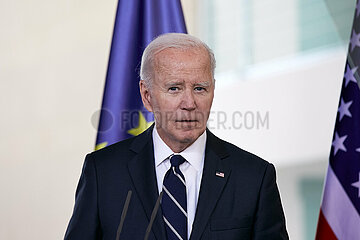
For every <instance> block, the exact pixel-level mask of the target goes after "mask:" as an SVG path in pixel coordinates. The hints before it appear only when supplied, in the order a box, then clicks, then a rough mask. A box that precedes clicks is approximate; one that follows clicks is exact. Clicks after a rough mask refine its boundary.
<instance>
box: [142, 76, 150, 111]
mask: <svg viewBox="0 0 360 240" xmlns="http://www.w3.org/2000/svg"><path fill="white" fill-rule="evenodd" d="M139 88H140V94H141V100H142V102H143V104H144V107H145V108H146V109H147V110H148V111H149V112H152V110H153V109H152V106H151V101H150V99H151V96H150V90H149V89H148V87H147V86H146V84H145V81H144V80H140V82H139Z"/></svg>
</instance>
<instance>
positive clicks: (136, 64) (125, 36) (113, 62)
mask: <svg viewBox="0 0 360 240" xmlns="http://www.w3.org/2000/svg"><path fill="white" fill-rule="evenodd" d="M169 32H180V33H186V26H185V21H184V16H183V13H182V8H181V3H180V0H119V3H118V7H117V12H116V19H115V26H114V33H113V38H112V45H111V51H110V58H109V64H108V70H107V75H106V83H105V90H104V96H103V102H102V108H101V114H100V122H99V128H98V134H97V139H96V147H95V149H96V150H97V149H100V148H103V147H105V146H107V145H110V144H113V143H115V142H118V141H120V140H124V139H126V138H128V137H131V136H133V135H137V134H139V133H141V132H142V131H144V130H145V129H146V128H147V127H148V126H150V125H151V122H152V121H153V115H152V114H151V113H149V112H148V111H147V110H146V109H145V108H144V107H143V104H142V101H141V97H140V93H139V74H138V72H139V68H140V62H141V55H142V53H143V51H144V49H145V47H146V46H147V45H148V44H149V43H150V42H151V41H152V40H153V39H154V38H155V37H157V36H159V35H161V34H163V33H169Z"/></svg>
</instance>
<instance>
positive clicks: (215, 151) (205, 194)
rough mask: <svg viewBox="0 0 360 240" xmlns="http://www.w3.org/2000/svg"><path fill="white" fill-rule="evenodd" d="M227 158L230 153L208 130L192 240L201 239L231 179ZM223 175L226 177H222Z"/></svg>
mask: <svg viewBox="0 0 360 240" xmlns="http://www.w3.org/2000/svg"><path fill="white" fill-rule="evenodd" d="M227 156H228V153H227V151H226V149H225V148H224V147H223V144H222V142H221V141H220V140H219V139H218V138H217V137H215V136H214V135H213V134H212V133H211V132H210V131H208V130H207V142H206V150H205V162H204V169H203V175H202V180H201V187H200V193H199V201H198V205H197V209H196V214H195V220H194V223H193V228H192V233H191V236H190V240H198V239H200V238H201V235H202V233H203V231H204V230H205V227H206V225H207V223H208V221H209V218H210V216H211V213H212V211H213V210H214V208H215V206H216V204H217V201H218V199H219V198H220V196H221V193H222V190H223V188H224V186H225V184H226V182H227V180H228V178H229V175H230V172H231V170H230V168H229V167H228V166H226V164H225V163H224V161H223V160H222V159H223V158H225V157H227ZM216 173H218V175H220V176H218V175H217V174H216ZM221 173H223V174H224V175H223V176H222V174H221Z"/></svg>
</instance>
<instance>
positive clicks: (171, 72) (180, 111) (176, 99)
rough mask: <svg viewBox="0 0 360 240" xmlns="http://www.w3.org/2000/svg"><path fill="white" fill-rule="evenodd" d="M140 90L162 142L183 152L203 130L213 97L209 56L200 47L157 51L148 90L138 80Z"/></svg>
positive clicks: (175, 150) (174, 149)
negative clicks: (153, 118)
mask: <svg viewBox="0 0 360 240" xmlns="http://www.w3.org/2000/svg"><path fill="white" fill-rule="evenodd" d="M140 91H141V95H142V99H143V102H144V105H145V107H146V108H147V109H148V110H149V111H152V112H153V113H154V117H155V122H156V127H157V131H158V133H159V135H160V137H161V138H162V140H163V141H164V142H165V143H166V144H167V145H168V146H169V147H170V148H171V149H172V150H173V151H174V152H179V151H182V150H184V149H185V148H186V147H188V146H190V145H191V144H192V143H193V142H194V141H195V140H196V139H197V138H198V137H199V136H200V135H201V134H202V133H203V132H204V131H205V129H206V123H207V120H208V118H209V113H210V108H211V104H212V101H213V98H214V83H213V80H212V75H211V68H210V60H209V55H208V53H207V52H206V51H205V49H202V48H192V49H187V50H180V49H175V48H168V49H165V50H163V51H161V52H159V53H158V54H156V55H155V62H154V77H153V82H152V85H151V88H150V89H147V88H146V86H145V84H144V82H142V81H141V82H140Z"/></svg>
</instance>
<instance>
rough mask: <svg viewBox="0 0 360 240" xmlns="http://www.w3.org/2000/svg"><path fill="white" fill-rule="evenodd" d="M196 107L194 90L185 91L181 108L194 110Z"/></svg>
mask: <svg viewBox="0 0 360 240" xmlns="http://www.w3.org/2000/svg"><path fill="white" fill-rule="evenodd" d="M195 108H196V101H195V96H194V92H193V91H191V90H190V89H189V90H186V91H184V94H183V95H182V99H181V109H183V110H188V111H191V110H194V109H195Z"/></svg>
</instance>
